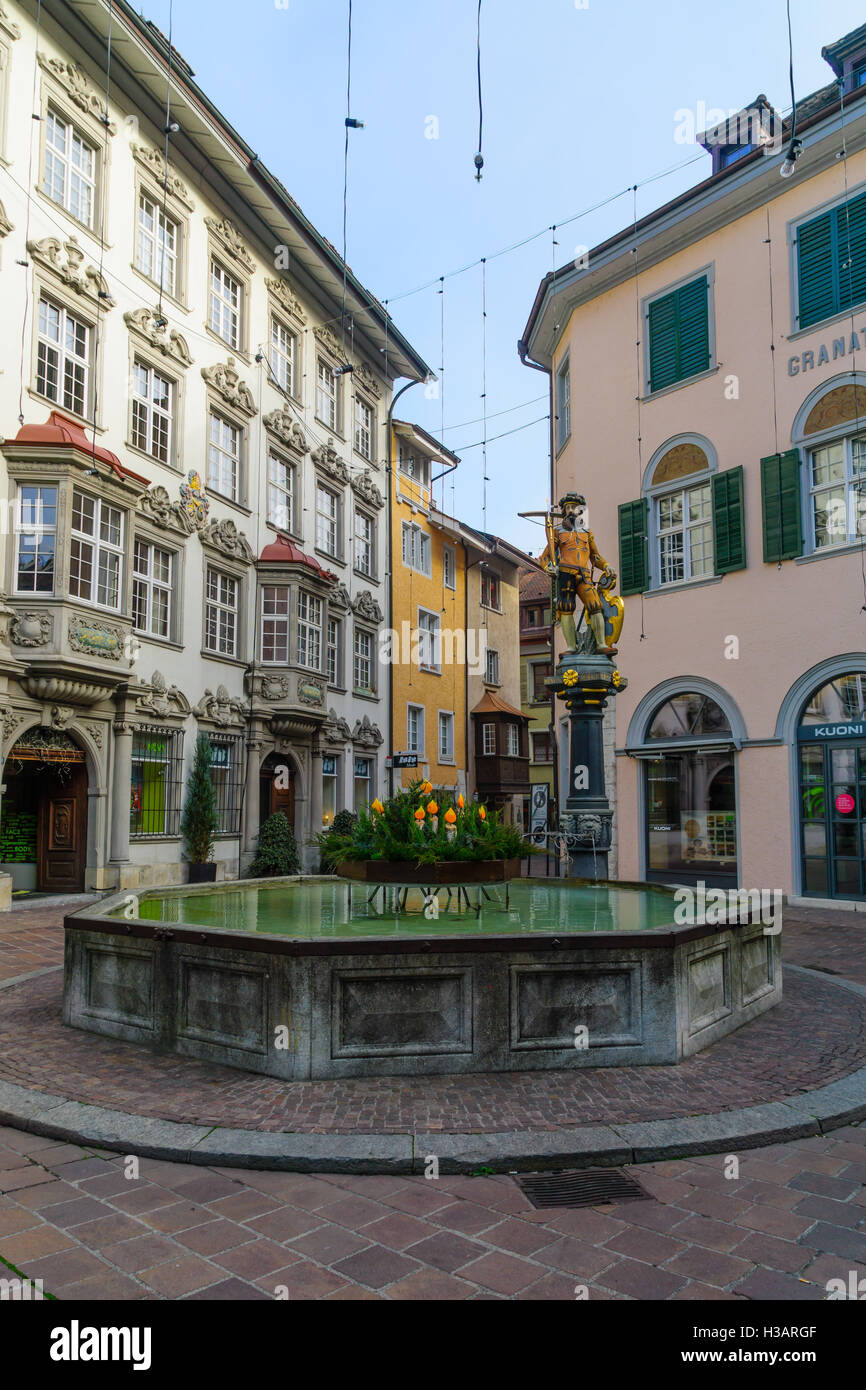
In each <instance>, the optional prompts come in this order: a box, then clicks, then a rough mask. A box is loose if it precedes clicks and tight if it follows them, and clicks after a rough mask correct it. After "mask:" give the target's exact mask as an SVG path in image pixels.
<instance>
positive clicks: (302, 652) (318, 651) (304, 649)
mask: <svg viewBox="0 0 866 1390" xmlns="http://www.w3.org/2000/svg"><path fill="white" fill-rule="evenodd" d="M298 665H299V666H306V668H307V669H308V670H309V671H321V669H322V600H321V599H320V598H316V596H315V595H314V594H308V593H306V592H305V591H304V590H303V589H301V590H300V592H299V593H298Z"/></svg>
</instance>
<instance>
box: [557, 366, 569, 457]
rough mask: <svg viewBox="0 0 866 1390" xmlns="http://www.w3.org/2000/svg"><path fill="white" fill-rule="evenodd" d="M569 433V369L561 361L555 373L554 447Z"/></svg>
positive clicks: (561, 442) (561, 443)
mask: <svg viewBox="0 0 866 1390" xmlns="http://www.w3.org/2000/svg"><path fill="white" fill-rule="evenodd" d="M570 434H571V369H570V367H569V364H568V362H565V363H563V365H562V366H561V367H560V369H559V371H558V372H557V373H556V447H557V449H558V448H560V447H561V445H563V444H564V443H565V441H566V439H568V436H569V435H570Z"/></svg>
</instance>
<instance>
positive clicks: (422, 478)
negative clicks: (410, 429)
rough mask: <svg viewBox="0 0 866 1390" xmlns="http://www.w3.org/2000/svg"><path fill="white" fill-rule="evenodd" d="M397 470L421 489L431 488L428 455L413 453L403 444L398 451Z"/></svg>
mask: <svg viewBox="0 0 866 1390" xmlns="http://www.w3.org/2000/svg"><path fill="white" fill-rule="evenodd" d="M397 469H398V471H399V472H400V473H402V474H403V476H404V478H411V479H412V481H413V482H415V483H417V484H418V486H419V487H429V486H430V460H429V458H428V457H427V455H426V454H416V453H413V452H412V450H411V449H407V448H406V446H405V445H404V444H401V445H400V447H399V449H398V451H397Z"/></svg>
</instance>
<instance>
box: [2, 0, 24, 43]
mask: <svg viewBox="0 0 866 1390" xmlns="http://www.w3.org/2000/svg"><path fill="white" fill-rule="evenodd" d="M0 29H2V30H3V33H4V34H6V35H8V37H9V38H10V39H20V37H21V30H20V29H19V28H18V25H17V24H16V23H15V21H14V20H13V19H10V18H9V16H8V14H7V13H6V10H5V9H4V8H3V6H2V5H0Z"/></svg>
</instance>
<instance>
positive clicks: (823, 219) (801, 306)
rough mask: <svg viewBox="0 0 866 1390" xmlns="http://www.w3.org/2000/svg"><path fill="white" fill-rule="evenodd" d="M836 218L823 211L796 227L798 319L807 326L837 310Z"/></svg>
mask: <svg viewBox="0 0 866 1390" xmlns="http://www.w3.org/2000/svg"><path fill="white" fill-rule="evenodd" d="M834 242H835V218H834V215H833V213H832V212H825V213H823V214H822V215H821V216H820V217H816V218H814V219H813V220H812V221H811V222H805V223H804V224H803V226H802V227H800V228H798V230H797V284H798V301H797V303H798V310H799V313H798V320H799V326H800V328H806V327H807V326H808V324H810V323H817V322H818V321H819V319H826V318H829V317H830V315H831V314H834V313H835V312H836V310H837V307H838V303H839V294H838V279H837V272H838V257H837V254H836V252H835V250H834Z"/></svg>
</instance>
